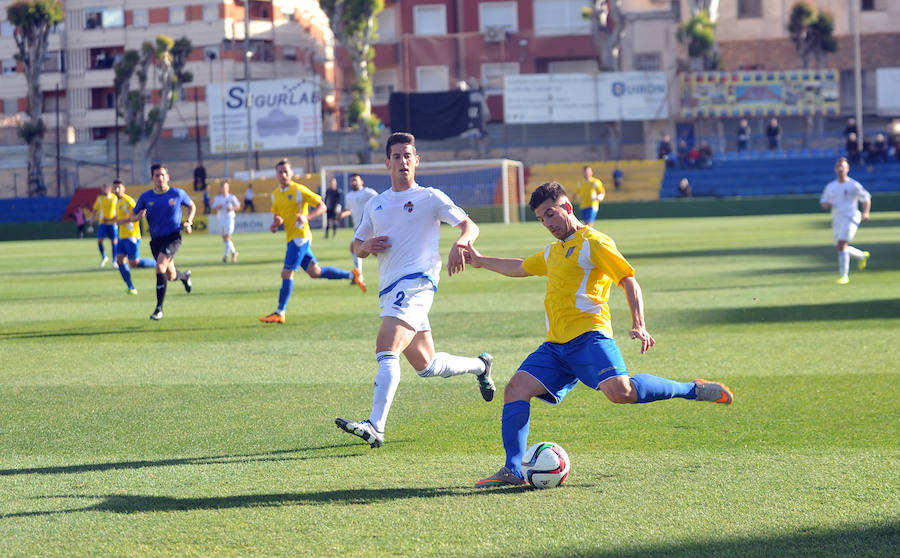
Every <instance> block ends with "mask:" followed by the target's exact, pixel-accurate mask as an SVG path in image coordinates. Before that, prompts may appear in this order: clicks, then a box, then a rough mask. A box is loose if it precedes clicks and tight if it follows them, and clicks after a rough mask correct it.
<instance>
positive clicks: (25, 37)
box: [6, 0, 63, 196]
mask: <svg viewBox="0 0 900 558" xmlns="http://www.w3.org/2000/svg"><path fill="white" fill-rule="evenodd" d="M6 17H7V19H8V20H9V22H10V24H12V25H13V26H15V31H14V32H13V38H14V39H15V41H16V47H17V48H18V52H17V53H16V60H17V61H19V62H21V63H22V69H23V71H24V73H25V83H26V88H27V93H28V121H27V122H25V123H24V124H22V125H21V126H20V127H19V135H20V136H21V137H22V139H23V140H24V141H25V143H26V144H28V195H29V196H43V195H45V194H46V193H47V187H46V186H44V170H43V168H42V159H43V156H44V132H45V131H46V127H45V126H44V121H43V119H41V113H42V112H43V108H44V107H43V97H42V95H41V71H43V69H44V60H45V59H46V57H47V43H48V37H49V35H50V30H51V29H52V28H54V27H56V24H57V23H59V22H60V21H62V19H63V7H62V3H61V2H60V1H59V0H16V1H15V2H13V3H12V4H10V5H9V6H8V7H7V8H6Z"/></svg>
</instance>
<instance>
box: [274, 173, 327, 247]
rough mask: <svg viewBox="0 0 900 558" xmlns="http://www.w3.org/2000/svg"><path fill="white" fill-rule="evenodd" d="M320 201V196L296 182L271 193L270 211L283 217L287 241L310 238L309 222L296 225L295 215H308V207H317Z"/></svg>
mask: <svg viewBox="0 0 900 558" xmlns="http://www.w3.org/2000/svg"><path fill="white" fill-rule="evenodd" d="M320 203H322V197H321V196H319V195H318V194H316V193H315V192H313V191H312V190H310V189H309V188H307V187H306V186H304V185H303V184H298V183H297V182H291V184H290V186H288V187H287V188H286V189H284V190H282V189H281V188H278V189H276V190H275V193H274V194H272V213H274V214H276V215H278V216H280V217H281V218H282V219H284V233H285V235H287V241H288V242H290V241H292V240H294V239H295V238H312V233H311V232H310V230H309V223H305V224H304V225H303V226H302V227H298V226H297V215H299V214H301V213H302V214H303V215H309V208H310V207H313V208H315V207H317V206H318V205H319V204H320Z"/></svg>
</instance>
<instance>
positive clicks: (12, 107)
mask: <svg viewBox="0 0 900 558" xmlns="http://www.w3.org/2000/svg"><path fill="white" fill-rule="evenodd" d="M18 112H19V102H18V100H17V99H16V98H15V97H13V98H11V99H3V114H16V113H18Z"/></svg>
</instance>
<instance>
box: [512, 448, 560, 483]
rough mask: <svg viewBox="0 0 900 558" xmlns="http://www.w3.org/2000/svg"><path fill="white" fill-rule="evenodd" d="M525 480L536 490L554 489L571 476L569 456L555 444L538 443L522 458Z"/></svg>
mask: <svg viewBox="0 0 900 558" xmlns="http://www.w3.org/2000/svg"><path fill="white" fill-rule="evenodd" d="M522 472H523V473H525V480H527V481H528V483H529V484H531V486H533V487H535V488H553V487H554V486H559V485H561V484H562V483H564V482H566V478H567V477H568V476H569V455H568V454H567V453H566V450H564V449H562V446H560V445H558V444H554V443H553V442H538V443H537V444H535V445H533V446H531V447H530V448H528V451H526V452H525V456H524V457H522Z"/></svg>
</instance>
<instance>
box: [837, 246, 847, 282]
mask: <svg viewBox="0 0 900 558" xmlns="http://www.w3.org/2000/svg"><path fill="white" fill-rule="evenodd" d="M838 274H839V275H840V276H841V277H846V276H847V275H849V274H850V254H848V253H847V252H846V251H843V252H838Z"/></svg>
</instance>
